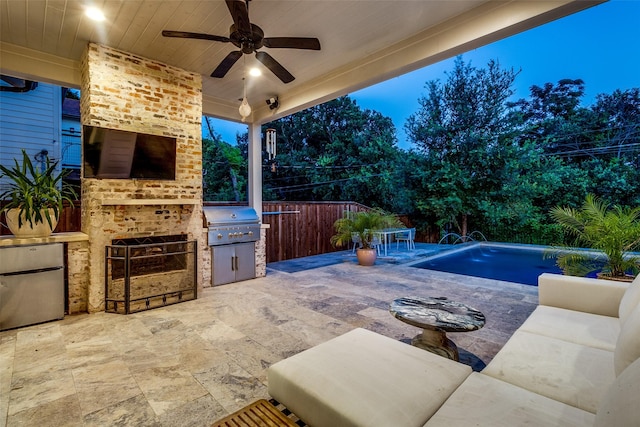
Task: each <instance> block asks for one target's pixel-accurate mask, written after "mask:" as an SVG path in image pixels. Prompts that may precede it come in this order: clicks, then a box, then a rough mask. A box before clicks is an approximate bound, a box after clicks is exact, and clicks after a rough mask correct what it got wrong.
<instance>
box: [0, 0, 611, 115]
mask: <svg viewBox="0 0 640 427" xmlns="http://www.w3.org/2000/svg"><path fill="white" fill-rule="evenodd" d="M597 3H599V1H597V0H596V1H589V0H533V1H486V0H456V1H434V0H428V1H427V0H425V1H419V0H316V1H310V0H298V1H292V0H289V1H282V0H253V1H251V2H250V4H249V17H250V19H251V22H253V23H254V24H257V25H259V26H260V27H261V28H262V29H263V30H264V32H265V35H266V36H267V37H283V36H286V37H288V36H293V37H317V38H318V39H319V40H320V43H321V45H322V50H321V51H310V50H293V49H266V48H264V49H263V50H265V51H268V53H269V54H271V55H272V56H273V57H274V58H275V59H276V60H277V61H278V62H280V63H281V64H282V65H283V66H284V67H285V68H286V69H287V70H289V71H290V72H291V73H292V74H293V75H294V76H295V77H296V79H295V80H294V81H293V82H291V83H289V84H283V83H282V82H281V81H280V80H278V79H277V78H276V77H275V76H274V75H273V74H272V73H270V72H269V70H267V69H266V68H265V67H264V66H262V65H261V64H259V63H258V61H257V60H256V58H255V57H254V56H253V55H245V56H244V58H241V59H240V60H239V61H238V63H236V64H235V65H234V66H233V67H232V68H231V70H230V71H229V73H228V74H227V75H226V76H225V77H224V78H222V79H216V78H211V77H209V75H210V74H211V72H212V71H213V70H214V69H215V68H216V66H217V65H218V64H219V63H220V61H221V60H222V59H223V58H224V57H225V56H226V55H227V54H228V53H229V52H231V51H232V50H236V48H235V47H234V46H233V45H231V44H230V43H220V42H214V41H207V40H194V39H175V38H165V37H163V36H162V34H161V32H162V30H164V29H169V30H179V31H189V32H201V33H208V34H215V35H220V36H225V37H226V36H228V35H229V27H230V25H231V24H232V23H233V21H232V19H231V16H230V14H229V10H228V9H227V6H226V4H225V2H224V1H220V0H216V1H211V0H205V1H197V0H182V1H178V0H171V1H160V0H95V1H94V2H93V4H94V5H95V6H97V7H99V8H101V9H102V10H103V11H104V13H105V15H106V17H107V19H106V20H105V21H104V22H102V23H96V22H94V21H91V20H89V19H88V18H87V17H86V16H85V15H84V10H85V5H86V4H88V2H87V1H84V0H28V1H27V0H0V43H1V44H0V71H1V72H2V73H3V74H8V75H13V76H17V77H23V78H33V79H36V80H41V81H50V82H54V83H57V84H61V85H67V86H71V87H75V86H78V85H79V73H78V61H79V59H80V57H81V55H82V53H83V51H84V49H85V48H86V45H87V43H88V42H89V41H91V42H96V43H101V44H105V45H108V46H111V47H114V48H116V49H120V50H123V51H126V52H131V53H134V54H136V55H140V56H144V57H147V58H151V59H155V60H158V61H161V62H164V63H167V64H170V65H174V66H177V67H180V68H183V69H185V70H189V71H193V72H197V73H199V74H202V76H203V110H204V112H205V113H206V114H209V115H214V116H218V117H221V118H224V119H229V120H239V119H240V117H239V115H238V112H237V107H238V105H239V102H238V98H240V97H242V78H243V75H244V66H243V65H244V63H245V61H246V66H247V67H251V66H258V67H259V68H261V69H262V71H263V74H262V76H260V77H256V78H253V77H251V78H248V80H247V81H248V97H249V100H250V102H251V104H252V107H253V108H254V115H253V116H252V117H251V118H250V120H252V121H254V122H256V123H261V122H265V121H268V120H271V119H273V118H275V117H281V116H284V115H286V114H291V113H293V112H295V111H299V110H300V109H302V108H305V107H308V106H310V105H314V104H317V103H320V102H323V101H326V100H329V99H332V98H335V97H336V96H339V95H342V94H345V93H348V92H351V91H354V90H357V89H360V88H363V87H366V86H369V85H371V84H374V83H377V82H380V81H383V80H385V79H388V78H391V77H395V76H397V75H400V74H403V73H405V72H408V71H411V70H414V69H417V68H419V67H422V66H425V65H428V64H431V63H434V62H437V61H439V60H442V59H444V58H447V57H450V56H453V55H456V54H459V53H463V52H465V51H467V50H469V49H472V48H475V47H478V46H481V45H483V44H487V43H490V42H492V41H495V40H498V39H500V38H503V37H506V36H509V35H512V34H515V33H517V32H520V31H523V30H526V29H528V28H532V27H534V26H537V25H541V24H543V23H546V22H548V21H551V20H554V19H557V18H560V17H563V16H566V15H568V14H571V13H574V12H576V11H579V10H582V9H584V8H587V7H590V6H593V5H594V4H597ZM274 95H278V96H279V97H280V101H281V107H280V108H279V109H278V110H277V111H276V112H275V113H274V112H273V111H269V110H268V108H267V106H266V104H265V102H264V101H265V100H266V99H267V98H269V97H271V96H274Z"/></svg>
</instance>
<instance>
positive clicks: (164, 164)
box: [82, 125, 176, 180]
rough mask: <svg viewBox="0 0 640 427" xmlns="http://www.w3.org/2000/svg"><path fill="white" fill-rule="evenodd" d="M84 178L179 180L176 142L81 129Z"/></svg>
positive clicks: (134, 134) (97, 128) (111, 130)
mask: <svg viewBox="0 0 640 427" xmlns="http://www.w3.org/2000/svg"><path fill="white" fill-rule="evenodd" d="M82 153H83V163H84V165H83V166H84V177H85V178H110V179H151V180H175V179H176V138H171V137H167V136H161V135H150V134H146V133H140V132H127V131H122V130H115V129H107V128H103V127H97V126H87V125H85V126H83V127H82Z"/></svg>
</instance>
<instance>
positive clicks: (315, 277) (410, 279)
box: [0, 244, 538, 427]
mask: <svg viewBox="0 0 640 427" xmlns="http://www.w3.org/2000/svg"><path fill="white" fill-rule="evenodd" d="M433 251H434V248H433V246H429V245H420V244H418V248H417V250H416V251H415V252H413V253H407V252H406V251H404V252H402V251H400V252H395V251H394V252H391V253H390V256H389V257H387V258H384V259H382V260H379V261H378V263H377V264H376V265H375V266H373V267H361V266H358V265H357V264H356V261H355V257H354V256H353V255H351V253H350V252H348V251H346V252H339V253H335V254H327V255H321V256H316V257H308V258H302V259H298V260H291V261H285V262H279V263H273V264H270V265H269V266H268V269H267V277H265V278H260V279H254V280H249V281H245V282H239V283H233V284H229V285H224V286H218V287H214V288H207V289H204V290H203V291H202V292H201V293H200V296H199V298H198V299H197V300H195V301H188V302H184V303H181V304H177V305H173V306H169V307H164V308H160V309H155V310H151V311H147V312H143V313H137V314H132V315H128V316H125V315H118V314H109V313H97V314H91V315H76V316H67V317H66V318H65V319H64V320H61V321H56V322H49V323H45V324H41V325H35V326H31V327H25V328H20V329H16V330H11V331H4V332H0V426H8V427H13V426H39V427H41V426H56V427H60V426H181V427H182V426H208V425H210V424H211V423H213V422H214V421H215V420H217V419H219V418H221V417H223V416H225V415H226V414H228V413H231V412H233V411H235V410H237V409H239V408H241V407H243V406H245V405H247V404H248V403H250V402H252V401H254V400H256V399H259V398H268V395H267V388H266V374H265V372H266V371H265V370H266V368H267V367H269V366H270V365H271V364H273V363H274V362H277V361H278V360H281V359H283V358H286V357H288V356H291V355H293V354H296V353H298V352H300V351H302V350H305V349H307V348H309V347H311V346H314V345H316V344H319V343H321V342H324V341H326V340H328V339H330V338H332V337H335V336H337V335H340V334H342V333H345V332H347V331H349V330H351V329H353V328H356V327H363V328H367V329H370V330H373V331H375V332H378V333H381V334H384V335H387V336H389V337H392V338H394V339H397V340H402V341H404V342H410V340H411V338H412V337H413V336H414V335H416V334H417V333H418V332H419V329H417V328H415V327H412V326H409V325H406V324H404V323H402V322H400V321H398V320H396V319H395V318H393V317H392V316H391V315H390V314H389V312H388V305H389V302H390V301H391V300H393V299H394V298H396V297H399V296H409V295H418V296H446V297H448V298H450V299H454V300H457V301H461V302H464V303H467V304H469V305H471V306H473V307H475V308H477V309H479V310H480V311H482V312H483V313H484V314H485V316H486V318H487V323H486V325H485V327H484V328H483V329H480V330H478V331H474V332H468V333H457V334H454V333H452V334H448V335H449V336H450V337H451V338H452V339H453V341H455V342H456V343H457V345H458V347H459V348H460V350H461V360H462V361H463V362H464V363H467V364H470V365H472V366H473V367H474V369H477V370H478V369H481V368H482V367H483V366H484V365H485V364H486V363H488V362H489V361H490V360H491V359H492V357H493V356H494V355H495V353H496V352H497V351H498V350H499V349H500V348H501V347H502V346H503V345H504V343H505V342H506V341H507V339H508V338H509V337H510V336H511V334H512V333H513V331H515V329H517V328H518V326H519V325H520V324H521V323H522V322H523V321H524V320H525V319H526V317H527V316H528V315H529V313H530V312H531V311H532V310H533V309H534V308H535V305H536V304H537V300H538V297H537V288H535V287H531V286H525V285H517V284H511V283H507V282H498V281H494V280H487V279H479V278H471V277H467V276H459V275H455V274H448V273H440V272H435V271H428V270H421V269H417V268H414V267H410V266H408V265H407V263H408V262H409V261H411V260H414V258H415V257H420V256H425V255H426V254H429V253H433Z"/></svg>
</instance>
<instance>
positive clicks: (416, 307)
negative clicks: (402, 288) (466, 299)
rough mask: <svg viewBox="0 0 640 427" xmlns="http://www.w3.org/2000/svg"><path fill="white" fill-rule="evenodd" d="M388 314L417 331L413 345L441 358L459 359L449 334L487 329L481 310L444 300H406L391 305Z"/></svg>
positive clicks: (419, 298)
mask: <svg viewBox="0 0 640 427" xmlns="http://www.w3.org/2000/svg"><path fill="white" fill-rule="evenodd" d="M389 312H391V314H392V315H393V316H394V317H395V318H396V319H398V320H400V321H402V322H404V323H407V324H409V325H412V326H416V327H418V328H422V329H423V331H422V333H421V334H418V335H416V337H415V338H413V341H411V344H412V345H414V346H416V347H419V348H422V349H424V350H428V351H430V352H432V353H436V354H439V355H440V356H444V357H448V358H449V359H453V360H460V357H459V355H458V347H457V346H456V344H455V343H454V342H453V341H451V340H450V339H449V338H447V332H469V331H475V330H477V329H480V328H482V327H483V326H484V323H485V317H484V314H482V313H481V312H480V311H478V310H476V309H475V308H472V307H469V306H468V305H466V304H462V303H460V302H455V301H450V300H448V299H447V298H445V297H439V298H421V297H403V298H397V299H395V300H393V302H391V305H390V306H389Z"/></svg>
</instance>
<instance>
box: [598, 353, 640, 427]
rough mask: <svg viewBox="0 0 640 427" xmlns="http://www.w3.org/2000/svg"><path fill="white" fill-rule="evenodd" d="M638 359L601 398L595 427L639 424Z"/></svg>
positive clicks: (639, 388)
mask: <svg viewBox="0 0 640 427" xmlns="http://www.w3.org/2000/svg"><path fill="white" fill-rule="evenodd" d="M638 396H640V359H638V360H636V361H635V362H633V363H632V364H631V365H629V366H628V367H627V369H625V370H624V371H623V372H622V373H621V374H620V375H619V376H618V378H616V380H615V381H614V383H613V384H612V385H611V387H609V390H607V393H606V394H605V395H604V397H603V398H602V402H601V403H600V406H599V407H598V412H597V413H596V420H595V424H594V426H595V427H627V426H637V425H638V424H640V405H638Z"/></svg>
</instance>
